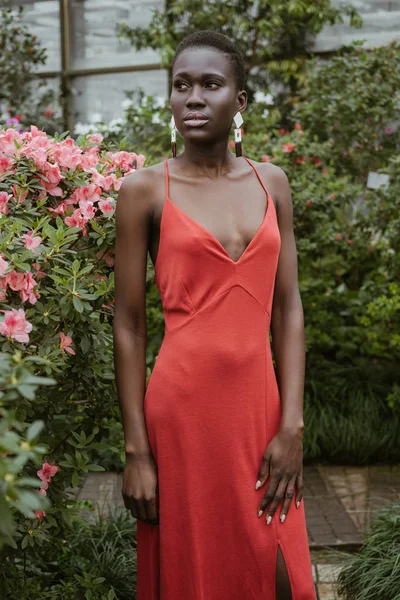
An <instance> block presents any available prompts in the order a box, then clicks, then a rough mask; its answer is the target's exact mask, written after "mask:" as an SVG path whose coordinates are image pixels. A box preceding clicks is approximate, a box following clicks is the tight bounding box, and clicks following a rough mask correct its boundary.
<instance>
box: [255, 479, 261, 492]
mask: <svg viewBox="0 0 400 600" xmlns="http://www.w3.org/2000/svg"><path fill="white" fill-rule="evenodd" d="M260 487H261V481H260V480H259V479H257V483H256V490H258V488H260Z"/></svg>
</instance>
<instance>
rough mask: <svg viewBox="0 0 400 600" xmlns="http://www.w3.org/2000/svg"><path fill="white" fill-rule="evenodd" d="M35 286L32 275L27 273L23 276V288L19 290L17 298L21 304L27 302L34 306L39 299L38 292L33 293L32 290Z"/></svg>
mask: <svg viewBox="0 0 400 600" xmlns="http://www.w3.org/2000/svg"><path fill="white" fill-rule="evenodd" d="M36 285H37V282H36V281H35V279H34V278H33V275H32V273H30V272H29V271H28V272H27V273H25V274H24V282H23V287H22V288H21V289H20V292H19V296H20V298H21V300H22V302H26V301H27V300H29V302H30V303H31V304H36V302H37V299H38V298H40V294H39V292H34V291H33V288H34V287H35V286H36Z"/></svg>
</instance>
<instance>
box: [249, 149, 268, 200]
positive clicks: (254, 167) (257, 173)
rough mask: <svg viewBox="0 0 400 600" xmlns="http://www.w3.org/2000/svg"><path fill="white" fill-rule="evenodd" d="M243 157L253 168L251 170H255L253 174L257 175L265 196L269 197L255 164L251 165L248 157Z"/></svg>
mask: <svg viewBox="0 0 400 600" xmlns="http://www.w3.org/2000/svg"><path fill="white" fill-rule="evenodd" d="M243 158H244V159H245V160H246V161H247V162H248V163H249V165H250V166H251V167H252V169H253V171H254V172H255V174H256V175H257V177H258V180H259V182H260V183H261V185H262V187H263V189H264V191H265V193H266V194H267V197H268V198H269V197H270V193H269V191H268V190H267V188H266V187H265V184H264V182H263V180H262V179H261V176H260V173H259V172H258V170H257V169H256V166H255V165H253V163H251V162H250V161H249V159H248V158H246V157H245V156H243ZM267 208H268V207H267Z"/></svg>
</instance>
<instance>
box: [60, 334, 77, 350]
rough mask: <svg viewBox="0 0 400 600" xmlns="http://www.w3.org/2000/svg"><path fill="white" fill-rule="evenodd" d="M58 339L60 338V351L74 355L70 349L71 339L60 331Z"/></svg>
mask: <svg viewBox="0 0 400 600" xmlns="http://www.w3.org/2000/svg"><path fill="white" fill-rule="evenodd" d="M60 338H61V343H60V348H61V350H65V352H68V354H75V350H73V349H72V348H71V347H70V346H71V344H72V337H69V336H68V335H64V334H63V332H62V331H60Z"/></svg>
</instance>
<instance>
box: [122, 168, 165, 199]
mask: <svg viewBox="0 0 400 600" xmlns="http://www.w3.org/2000/svg"><path fill="white" fill-rule="evenodd" d="M163 176H164V163H163V162H159V163H157V164H154V165H150V166H148V167H141V168H140V169H137V170H136V171H134V172H133V173H130V174H129V175H128V176H127V177H125V178H124V180H123V182H122V185H121V188H120V190H122V192H123V193H128V194H135V195H137V194H143V193H145V194H146V196H147V197H148V196H149V195H152V193H153V192H154V193H157V191H158V190H159V185H160V180H161V178H162V177H163Z"/></svg>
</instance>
